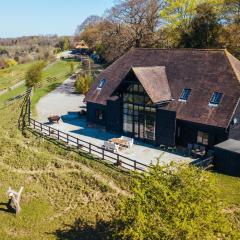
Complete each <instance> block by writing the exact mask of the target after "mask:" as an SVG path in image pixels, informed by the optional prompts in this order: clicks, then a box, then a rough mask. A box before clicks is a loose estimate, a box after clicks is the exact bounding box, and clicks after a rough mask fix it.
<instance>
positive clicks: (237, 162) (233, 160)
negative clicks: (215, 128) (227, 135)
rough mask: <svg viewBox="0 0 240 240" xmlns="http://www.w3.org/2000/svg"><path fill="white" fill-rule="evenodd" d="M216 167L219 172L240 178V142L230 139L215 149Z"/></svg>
mask: <svg viewBox="0 0 240 240" xmlns="http://www.w3.org/2000/svg"><path fill="white" fill-rule="evenodd" d="M214 149H215V153H214V166H215V169H216V170H217V171H219V172H222V173H225V174H229V175H232V176H240V141H237V140H234V139H229V140H227V141H225V142H223V143H220V144H218V145H216V146H215V147H214Z"/></svg>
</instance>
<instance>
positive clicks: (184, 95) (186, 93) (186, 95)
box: [179, 88, 191, 102]
mask: <svg viewBox="0 0 240 240" xmlns="http://www.w3.org/2000/svg"><path fill="white" fill-rule="evenodd" d="M190 93H191V89H189V88H184V89H183V91H182V94H181V96H180V98H179V100H180V101H183V102H186V101H187V100H188V98H189V96H190Z"/></svg>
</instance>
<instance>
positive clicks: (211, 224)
mask: <svg viewBox="0 0 240 240" xmlns="http://www.w3.org/2000/svg"><path fill="white" fill-rule="evenodd" d="M223 207H224V206H223V204H222V203H221V202H220V200H219V199H218V198H217V194H216V186H215V184H214V179H213V177H212V176H210V174H209V173H208V172H206V171H204V170H201V169H197V168H195V167H189V166H178V165H170V166H159V165H158V166H154V167H153V169H152V170H151V171H150V172H149V173H145V174H144V175H143V176H139V177H138V178H136V180H135V184H134V187H133V196H132V197H130V198H128V199H124V200H122V202H121V204H120V213H119V217H118V218H117V220H116V222H115V223H114V227H113V228H114V229H115V230H114V231H115V237H116V239H123V240H124V239H132V240H144V239H151V240H155V239H156V240H159V239H172V240H175V239H196V240H198V239H211V240H214V239H216V240H217V239H239V237H240V236H239V233H238V232H237V230H236V229H234V225H233V224H232V223H231V222H230V221H229V219H228V215H227V214H226V213H224V211H223Z"/></svg>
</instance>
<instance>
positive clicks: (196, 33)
mask: <svg viewBox="0 0 240 240" xmlns="http://www.w3.org/2000/svg"><path fill="white" fill-rule="evenodd" d="M220 29H221V25H220V24H219V22H218V17H217V14H216V12H215V11H214V8H213V7H212V5H210V4H208V3H203V4H200V5H198V6H197V8H196V15H195V16H194V18H193V19H192V21H191V23H190V29H189V32H186V31H182V33H181V39H180V43H179V46H180V47H190V48H213V47H218V46H219V42H218V40H219V36H220Z"/></svg>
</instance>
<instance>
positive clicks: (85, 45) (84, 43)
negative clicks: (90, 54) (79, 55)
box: [74, 40, 89, 50]
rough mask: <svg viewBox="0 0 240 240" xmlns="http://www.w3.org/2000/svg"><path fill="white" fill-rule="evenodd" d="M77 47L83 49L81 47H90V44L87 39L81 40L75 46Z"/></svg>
mask: <svg viewBox="0 0 240 240" xmlns="http://www.w3.org/2000/svg"><path fill="white" fill-rule="evenodd" d="M74 48H75V49H78V50H81V49H84V50H86V49H89V47H88V45H87V44H86V42H85V41H83V40H81V41H80V42H77V43H76V44H75V46H74Z"/></svg>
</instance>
